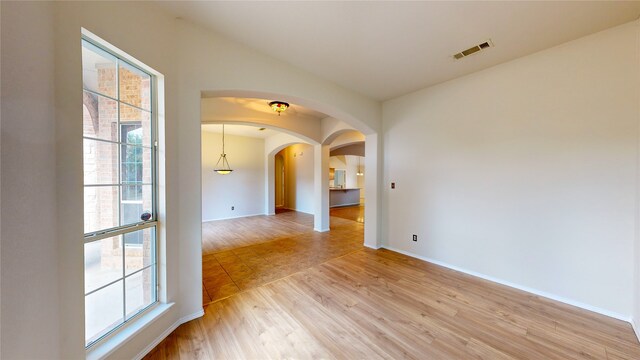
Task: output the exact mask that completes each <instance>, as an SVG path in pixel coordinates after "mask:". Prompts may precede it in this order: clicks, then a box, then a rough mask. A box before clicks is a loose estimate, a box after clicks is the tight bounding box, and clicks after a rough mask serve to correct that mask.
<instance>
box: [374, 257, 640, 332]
mask: <svg viewBox="0 0 640 360" xmlns="http://www.w3.org/2000/svg"><path fill="white" fill-rule="evenodd" d="M365 246H366V245H365ZM382 247H383V248H385V249H388V250H391V251H395V252H398V253H400V254H403V255H407V256H410V257H412V258H416V259H419V260H423V261H426V262H429V263H432V264H436V265H440V266H443V267H446V268H449V269H451V270H455V271H460V272H462V273H465V274H468V275H472V276H475V277H479V278H481V279H484V280H489V281H492V282H495V283H498V284H501V285H505V286H509V287H512V288H515V289H518V290H522V291H526V292H528V293H531V294H534V295H538V296H542V297H546V298H548V299H552V300H555V301H559V302H561V303H565V304H568V305H572V306H576V307H579V308H581V309H585V310H589V311H592V312H595V313H598V314H601V315H605V316H608V317H612V318H614V319H618V320H622V321H626V322H629V323H632V319H631V317H629V316H625V315H622V314H619V313H616V312H613V311H609V310H606V309H601V308H598V307H596V306H592V305H589V304H585V303H582V302H579V301H575V300H571V299H567V298H565V297H562V296H558V295H554V294H551V293H548V292H545V291H541V290H538V289H533V288H530V287H527V286H522V285H519V284H515V283H512V282H509V281H505V280H502V279H498V278H495V277H493V276H489V275H485V274H481V273H478V272H475V271H471V270H467V269H463V268H461V267H458V266H455V265H450V264H447V263H444V262H442V261H438V260H434V259H430V258H427V257H424V256H420V255H416V254H413V253H410V252H408V251H404V250H400V249H396V248H393V247H390V246H382ZM632 325H633V323H632ZM636 334H638V333H637V332H636Z"/></svg>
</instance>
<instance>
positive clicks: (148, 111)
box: [82, 84, 152, 114]
mask: <svg viewBox="0 0 640 360" xmlns="http://www.w3.org/2000/svg"><path fill="white" fill-rule="evenodd" d="M118 86H119V84H118ZM82 90H83V91H86V92H88V93H91V94H94V95H98V96H102V97H103V98H107V99H109V100H113V101H117V102H121V103H123V104H125V105H127V106H131V107H132V108H136V109H138V110H142V111H144V112H147V113H149V114H151V112H152V111H151V109H149V110H147V109H144V108H141V107H139V106H136V105H133V104H129V103H128V102H126V101H121V100H118V99H116V98H113V97H111V96H109V95H105V94H101V93H99V92H95V91H93V90H91V89H87V88H84V87H83V88H82Z"/></svg>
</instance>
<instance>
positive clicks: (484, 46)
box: [453, 40, 493, 60]
mask: <svg viewBox="0 0 640 360" xmlns="http://www.w3.org/2000/svg"><path fill="white" fill-rule="evenodd" d="M490 47H493V43H492V42H491V40H487V41H485V42H483V43H482V44H478V45H476V46H472V47H470V48H468V49H467V50H463V51H461V52H459V53H457V54H454V55H453V58H454V59H456V60H460V59H462V58H463V57H467V56H469V55H471V54H475V53H477V52H478V51H480V50H484V49H488V48H490Z"/></svg>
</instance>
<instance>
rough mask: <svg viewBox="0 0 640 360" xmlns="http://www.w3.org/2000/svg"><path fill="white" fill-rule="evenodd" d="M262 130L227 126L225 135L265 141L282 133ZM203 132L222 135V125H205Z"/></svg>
mask: <svg viewBox="0 0 640 360" xmlns="http://www.w3.org/2000/svg"><path fill="white" fill-rule="evenodd" d="M259 129H261V128H260V127H258V126H249V125H229V124H226V125H225V126H224V134H225V135H236V136H245V137H252V138H258V139H265V138H268V137H269V136H271V135H275V134H278V133H280V131H277V130H271V129H266V128H263V129H264V130H259ZM202 131H206V132H211V133H216V134H218V133H220V134H221V133H222V125H220V124H203V125H202Z"/></svg>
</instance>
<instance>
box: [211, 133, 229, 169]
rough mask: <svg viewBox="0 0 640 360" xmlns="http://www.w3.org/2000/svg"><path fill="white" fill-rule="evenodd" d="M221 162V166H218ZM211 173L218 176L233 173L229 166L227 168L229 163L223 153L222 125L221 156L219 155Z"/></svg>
mask: <svg viewBox="0 0 640 360" xmlns="http://www.w3.org/2000/svg"><path fill="white" fill-rule="evenodd" d="M221 162H222V164H220V163H221ZM213 171H215V172H217V173H218V174H220V175H227V174H230V173H231V172H232V171H233V170H231V166H229V161H227V154H225V152H224V124H222V154H220V159H218V162H217V163H216V167H215V168H214V169H213Z"/></svg>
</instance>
